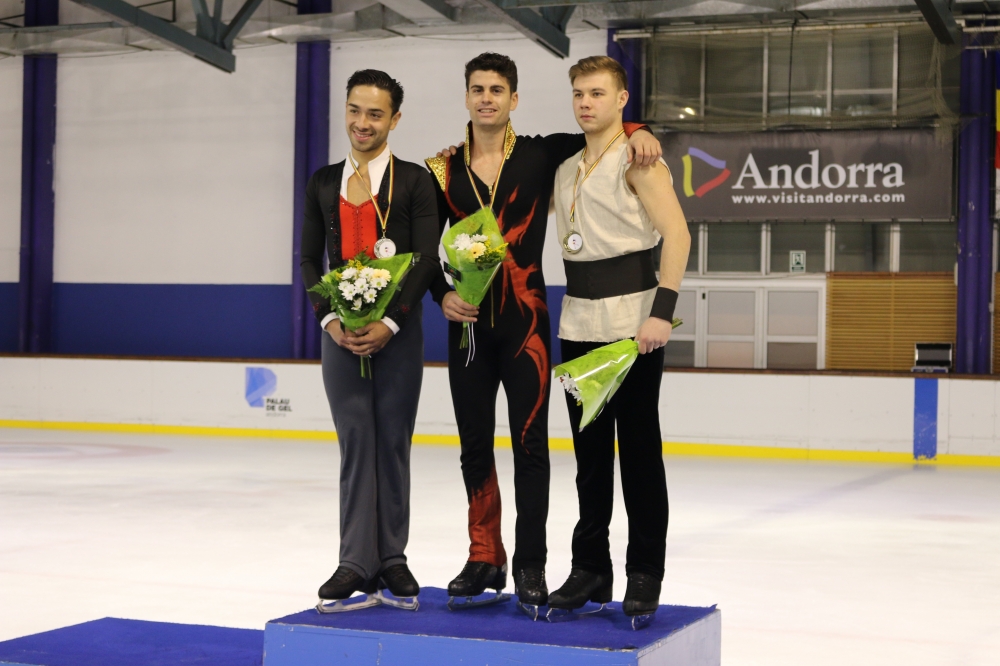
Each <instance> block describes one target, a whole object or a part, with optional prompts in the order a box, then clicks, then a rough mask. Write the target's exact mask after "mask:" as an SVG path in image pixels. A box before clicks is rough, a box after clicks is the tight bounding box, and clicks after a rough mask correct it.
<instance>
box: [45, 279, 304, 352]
mask: <svg viewBox="0 0 1000 666" xmlns="http://www.w3.org/2000/svg"><path fill="white" fill-rule="evenodd" d="M290 289H291V286H290V285H185V284H77V283H56V285H55V294H54V304H55V308H54V309H55V313H54V336H53V337H54V351H55V352H57V353H60V354H111V355H135V356H207V357H233V358H288V357H289V356H290V355H291V340H292V331H291V318H290V317H289V315H288V310H289V307H290V306H289V303H290V302H291V294H290V293H289V291H290Z"/></svg>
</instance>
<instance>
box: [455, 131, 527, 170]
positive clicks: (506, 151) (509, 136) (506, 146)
mask: <svg viewBox="0 0 1000 666" xmlns="http://www.w3.org/2000/svg"><path fill="white" fill-rule="evenodd" d="M471 130H472V122H471V121H470V122H469V123H468V124H467V125H466V126H465V166H471V165H472V149H471V148H470V146H471V145H472V132H471ZM516 141H517V134H515V133H514V127H513V125H511V124H510V121H509V120H508V121H507V130H506V131H505V132H504V136H503V158H504V160H508V159H510V154H511V152H513V150H514V143H515V142H516Z"/></svg>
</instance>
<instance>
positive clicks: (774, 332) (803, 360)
mask: <svg viewBox="0 0 1000 666" xmlns="http://www.w3.org/2000/svg"><path fill="white" fill-rule="evenodd" d="M818 345H819V293H818V292H815V291H777V290H770V291H768V292H767V367H768V368H776V369H783V370H814V369H815V368H816V362H817V354H816V353H817V351H818Z"/></svg>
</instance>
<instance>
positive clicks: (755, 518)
mask: <svg viewBox="0 0 1000 666" xmlns="http://www.w3.org/2000/svg"><path fill="white" fill-rule="evenodd" d="M497 458H498V462H497V468H498V475H499V478H500V484H501V489H502V493H503V497H504V500H505V502H506V506H507V511H506V512H505V513H504V516H503V527H504V537H505V544H506V546H507V548H508V551H509V553H512V551H513V546H514V540H513V525H514V522H513V519H514V512H513V506H514V501H513V499H514V496H513V486H512V480H513V470H512V463H511V452H510V450H509V449H507V450H504V449H499V450H498V451H497ZM664 463H665V465H666V468H667V478H668V483H669V487H670V504H671V515H670V532H669V537H668V547H667V562H666V570H667V573H666V580H665V582H664V588H663V594H662V597H661V599H662V602H663V603H672V604H689V605H709V604H715V603H717V604H719V607H720V608H721V609H722V618H723V663H724V664H726V665H731V666H735V665H749V664H753V665H758V664H759V665H762V666H764V665H766V666H786V665H787V666H824V665H827V664H829V665H830V666H834V665H835V666H843V665H844V664H851V665H852V666H856V665H860V664H873V665H874V664H877V665H883V664H884V665H896V664H905V665H906V666H918V665H931V664H934V665H937V664H954V665H955V666H974V665H982V666H987V665H993V664H997V663H1000V656H998V655H1000V610H998V605H1000V567H998V563H1000V469H997V468H993V469H976V468H954V467H943V468H937V469H935V468H933V467H913V466H903V465H899V466H891V465H875V464H837V463H801V462H776V461H757V460H737V459H711V458H687V457H667V458H665V459H664ZM338 465H339V454H338V450H337V446H336V444H335V443H324V442H301V441H290V440H265V439H227V438H194V437H165V436H152V435H148V436H138V435H121V434H117V435H116V434H107V433H74V432H57V431H29V430H16V429H10V430H0V602H2V603H0V640H6V639H9V638H14V637H17V636H23V635H26V634H30V633H35V632H39V631H45V630H48V629H54V628H57V627H61V626H66V625H70V624H75V623H79V622H83V621H86V620H92V619H96V618H100V617H106V616H115V617H126V618H138V619H145V620H159V621H167V622H184V623H201V624H214V625H224V626H234V627H250V628H263V626H264V623H265V622H266V621H267V620H268V619H271V618H275V617H279V616H282V615H285V614H288V613H291V612H294V611H298V610H302V609H304V608H307V607H310V606H311V605H312V604H313V603H315V593H316V589H317V587H318V586H319V585H320V584H321V583H322V582H323V581H325V580H326V578H327V577H329V575H330V574H331V573H332V572H333V570H334V569H335V568H336V566H337V549H338V536H337V534H338V528H337V516H338V510H337V470H338ZM574 474H575V462H574V459H573V456H572V454H570V453H566V452H553V454H552V489H551V509H550V513H549V521H548V531H549V535H548V545H549V565H548V570H547V572H548V579H549V586H550V588H553V589H554V588H555V587H557V586H558V585H560V584H561V583H562V581H563V580H564V578H565V577H566V575H567V574H568V572H569V560H570V537H571V534H572V530H573V524H574V522H575V519H576V515H577V505H576V494H575V488H574ZM412 477H413V501H412V522H411V527H410V547H409V549H408V551H407V554H408V556H409V561H410V566H411V568H412V570H413V571H414V573H415V575H416V576H417V579H418V580H419V581H420V583H421V584H423V585H425V586H438V587H444V586H445V585H447V583H448V581H449V580H450V579H451V578H452V577H453V576H454V575H455V574H457V573H458V571H459V570H460V569H461V567H462V565H463V563H464V561H465V556H466V553H467V547H468V537H467V532H466V526H465V525H466V524H465V507H466V498H465V490H464V488H463V485H462V480H461V473H460V470H459V462H458V449H457V447H452V446H427V445H420V446H416V447H414V449H413V466H412ZM611 541H612V554H613V557H614V561H615V567H616V569H615V573H616V576H617V578H616V582H615V598H617V599H620V598H621V597H622V595H623V594H624V590H625V575H624V573H625V572H624V564H625V548H626V541H627V521H626V515H625V511H624V505H623V504H622V503H621V497H620V493H619V496H618V498H617V504H616V507H615V517H614V522H613V524H612V527H611ZM470 612H472V611H470Z"/></svg>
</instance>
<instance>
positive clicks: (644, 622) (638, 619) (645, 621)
mask: <svg viewBox="0 0 1000 666" xmlns="http://www.w3.org/2000/svg"><path fill="white" fill-rule="evenodd" d="M652 621H653V614H652V613H650V614H649V615H633V616H632V631H639V630H640V629H644V628H646V627H648V626H649V624H650V623H651V622H652Z"/></svg>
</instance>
